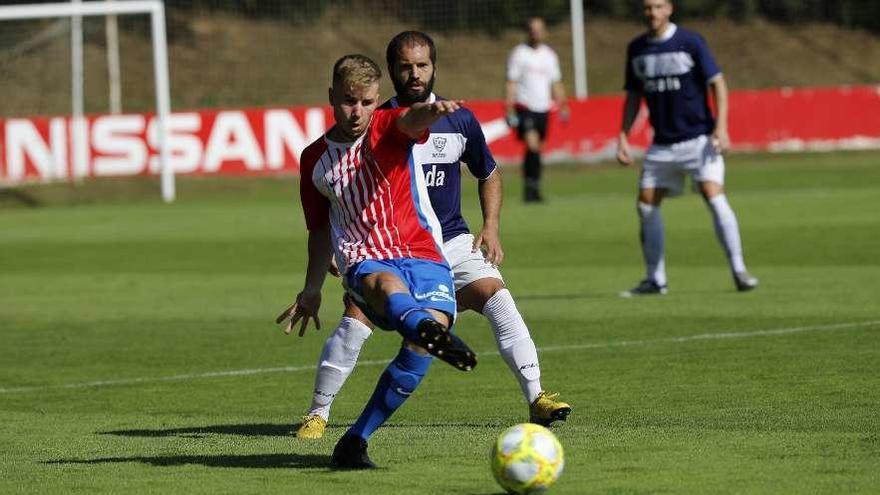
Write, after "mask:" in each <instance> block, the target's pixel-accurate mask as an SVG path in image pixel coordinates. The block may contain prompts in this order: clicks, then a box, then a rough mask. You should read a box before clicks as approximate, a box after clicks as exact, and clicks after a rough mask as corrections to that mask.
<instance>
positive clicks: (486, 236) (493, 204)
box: [474, 168, 504, 265]
mask: <svg viewBox="0 0 880 495" xmlns="http://www.w3.org/2000/svg"><path fill="white" fill-rule="evenodd" d="M478 188H479V194H480V208H481V209H482V211H483V228H482V229H481V230H480V233H479V234H478V235H477V237H476V238H475V239H474V250H475V251H476V250H477V249H480V248H485V250H486V260H487V261H488V262H489V263H492V264H493V265H500V264H501V262H502V261H504V250H503V249H501V239H500V237H499V236H498V228H499V225H500V223H501V197H502V194H501V172H500V171H499V170H498V169H497V168H496V169H495V170H494V171H493V172H492V174H491V175H489V177H488V178H486V180H481V181H480V183H479V186H478Z"/></svg>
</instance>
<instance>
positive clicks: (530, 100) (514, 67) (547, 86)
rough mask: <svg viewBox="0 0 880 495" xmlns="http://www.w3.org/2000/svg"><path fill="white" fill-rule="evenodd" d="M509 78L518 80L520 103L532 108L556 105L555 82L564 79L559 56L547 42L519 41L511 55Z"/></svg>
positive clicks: (548, 107)
mask: <svg viewBox="0 0 880 495" xmlns="http://www.w3.org/2000/svg"><path fill="white" fill-rule="evenodd" d="M507 80H508V81H512V82H515V83H516V95H515V98H516V103H517V105H521V106H523V107H525V108H527V109H528V110H531V111H532V112H549V111H550V109H551V108H553V98H552V92H551V87H552V84H553V83H555V82H558V81H561V80H562V72H561V71H560V70H559V57H557V56H556V52H554V51H553V49H552V48H550V47H549V46H547V45H544V44H541V45H538V46H537V47H536V48H532V47H530V46H529V45H527V44H525V43H521V44H519V45H517V46H516V47H515V48H514V49H513V51H511V52H510V57H509V58H508V59H507Z"/></svg>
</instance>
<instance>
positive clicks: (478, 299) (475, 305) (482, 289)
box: [455, 277, 504, 313]
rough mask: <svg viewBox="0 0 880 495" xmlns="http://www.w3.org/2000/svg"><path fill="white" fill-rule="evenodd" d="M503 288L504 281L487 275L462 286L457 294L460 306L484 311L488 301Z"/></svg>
mask: <svg viewBox="0 0 880 495" xmlns="http://www.w3.org/2000/svg"><path fill="white" fill-rule="evenodd" d="M503 289H504V282H502V281H501V280H499V279H497V278H494V277H486V278H481V279H479V280H476V281H474V282H472V283H470V284H468V285H466V286H464V287H462V288H461V289H460V290H459V291H458V292H457V293H456V295H455V296H456V299H457V301H458V306H459V308H461V309H470V310H472V311H476V312H478V313H482V312H483V308H484V307H485V306H486V303H488V302H489V300H490V299H492V297H494V296H495V294H497V293H498V292H499V291H501V290H503Z"/></svg>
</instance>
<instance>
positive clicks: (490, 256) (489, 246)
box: [473, 229, 504, 266]
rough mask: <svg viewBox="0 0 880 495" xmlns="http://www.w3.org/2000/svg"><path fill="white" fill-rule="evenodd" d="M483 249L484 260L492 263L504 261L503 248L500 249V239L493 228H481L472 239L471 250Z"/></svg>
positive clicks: (497, 263)
mask: <svg viewBox="0 0 880 495" xmlns="http://www.w3.org/2000/svg"><path fill="white" fill-rule="evenodd" d="M478 249H484V256H485V257H486V261H488V262H489V263H492V264H493V265H496V266H498V265H500V264H501V262H502V261H504V250H503V249H501V240H500V239H499V238H498V232H497V231H495V230H491V229H490V230H483V231H481V232H480V235H478V236H477V237H476V238H475V239H474V246H473V250H474V252H476V251H477V250H478Z"/></svg>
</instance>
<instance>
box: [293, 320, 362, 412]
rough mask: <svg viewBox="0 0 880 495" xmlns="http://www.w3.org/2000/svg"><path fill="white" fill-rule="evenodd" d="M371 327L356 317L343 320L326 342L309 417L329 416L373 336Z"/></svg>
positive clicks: (319, 363)
mask: <svg viewBox="0 0 880 495" xmlns="http://www.w3.org/2000/svg"><path fill="white" fill-rule="evenodd" d="M370 334H371V331H370V327H368V326H367V325H364V324H363V323H361V322H360V321H358V320H357V319H356V318H350V317H343V318H342V320H341V321H340V322H339V325H338V326H337V327H336V330H334V331H333V333H332V334H331V335H330V336H329V337H328V338H327V340H326V342H324V349H323V350H322V351H321V359H320V360H319V361H318V372H317V373H316V375H315V389H314V395H313V396H312V406H311V408H309V414H308V415H309V416H316V415H317V416H320V417H322V418H323V419H324V420H325V421H327V420H328V419H329V417H330V407H331V406H332V405H333V400H334V399H335V398H336V394H338V393H339V390H340V389H342V385H343V384H345V381H346V380H347V379H348V377H349V375H351V372H352V370H353V369H354V367H355V364H357V359H358V355H359V354H360V352H361V347H363V345H364V342H366V340H367V338H369V337H370Z"/></svg>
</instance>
